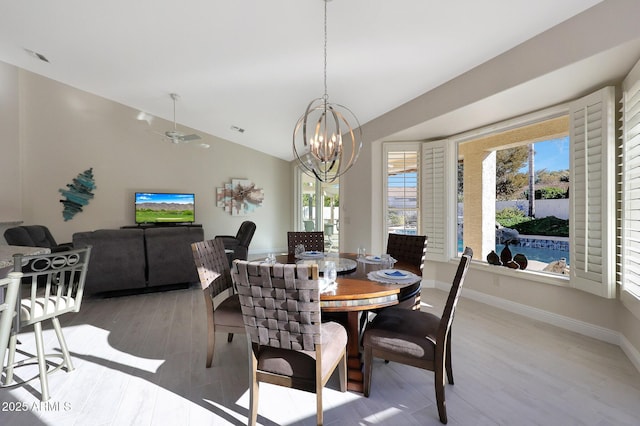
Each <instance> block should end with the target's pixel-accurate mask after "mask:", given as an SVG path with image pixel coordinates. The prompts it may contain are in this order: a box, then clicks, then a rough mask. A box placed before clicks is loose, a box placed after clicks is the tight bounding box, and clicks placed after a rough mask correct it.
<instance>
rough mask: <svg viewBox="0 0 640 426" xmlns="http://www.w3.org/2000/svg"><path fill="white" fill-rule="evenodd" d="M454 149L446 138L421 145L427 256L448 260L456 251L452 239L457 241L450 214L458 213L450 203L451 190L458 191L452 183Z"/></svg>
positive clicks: (422, 206)
mask: <svg viewBox="0 0 640 426" xmlns="http://www.w3.org/2000/svg"><path fill="white" fill-rule="evenodd" d="M452 149H453V148H451V144H450V143H449V141H447V140H442V141H434V142H425V143H424V144H423V145H422V165H421V179H422V182H421V190H422V191H421V192H422V203H421V209H420V211H421V224H422V230H423V233H424V234H425V235H426V236H427V255H426V259H427V260H433V261H443V262H446V261H448V260H449V259H450V258H451V255H452V253H453V251H452V247H453V245H452V243H455V244H456V245H457V242H456V241H455V232H453V228H452V227H451V226H452V225H451V224H452V221H451V217H453V218H454V219H455V217H456V215H455V209H453V208H452V206H451V205H450V200H451V199H452V198H451V197H452V195H451V194H454V195H455V191H454V190H453V189H452V188H453V186H452V183H454V182H455V171H456V167H455V164H453V163H452V154H451V150H452ZM452 171H453V174H451V172H452ZM454 207H455V206H454Z"/></svg>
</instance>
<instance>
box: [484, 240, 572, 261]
mask: <svg viewBox="0 0 640 426" xmlns="http://www.w3.org/2000/svg"><path fill="white" fill-rule="evenodd" d="M503 248H504V245H503V244H496V253H498V254H500V252H501V251H502V249H503ZM509 250H511V254H512V255H513V256H515V255H516V254H518V253H522V254H524V255H525V256H526V257H527V259H528V260H537V261H538V262H544V263H551V262H553V261H555V260H560V259H561V258H563V257H564V258H565V259H566V260H567V265H569V264H570V262H569V252H568V251H563V250H550V249H545V248H534V247H518V246H509Z"/></svg>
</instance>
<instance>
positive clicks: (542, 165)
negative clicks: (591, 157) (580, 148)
mask: <svg viewBox="0 0 640 426" xmlns="http://www.w3.org/2000/svg"><path fill="white" fill-rule="evenodd" d="M534 149H535V153H536V156H535V159H534V167H535V169H536V170H542V169H547V170H548V171H550V172H551V171H554V170H568V169H569V136H565V137H563V138H558V139H551V140H548V141H545V142H537V143H536V144H535V147H534ZM525 171H526V168H525Z"/></svg>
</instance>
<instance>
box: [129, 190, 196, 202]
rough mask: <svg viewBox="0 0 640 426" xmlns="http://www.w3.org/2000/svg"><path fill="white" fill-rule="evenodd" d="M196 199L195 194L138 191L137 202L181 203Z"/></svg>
mask: <svg viewBox="0 0 640 426" xmlns="http://www.w3.org/2000/svg"><path fill="white" fill-rule="evenodd" d="M193 201H194V196H193V194H168V193H158V192H153V193H148V192H145V193H141V192H138V193H136V203H181V204H185V203H186V204H191V203H193Z"/></svg>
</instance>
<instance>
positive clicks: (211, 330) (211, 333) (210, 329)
mask: <svg viewBox="0 0 640 426" xmlns="http://www.w3.org/2000/svg"><path fill="white" fill-rule="evenodd" d="M207 320H208V321H207V322H208V326H207V368H210V367H211V364H212V363H213V348H214V347H215V345H216V328H215V325H214V324H213V317H211V320H210V321H209V318H207Z"/></svg>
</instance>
